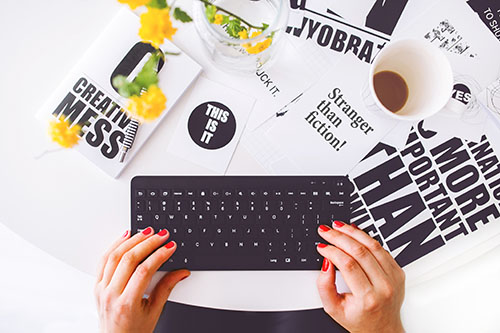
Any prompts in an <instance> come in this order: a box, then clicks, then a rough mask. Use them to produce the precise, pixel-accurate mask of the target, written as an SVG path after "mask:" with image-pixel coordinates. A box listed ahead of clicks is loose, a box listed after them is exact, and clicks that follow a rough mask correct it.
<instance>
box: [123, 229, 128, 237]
mask: <svg viewBox="0 0 500 333" xmlns="http://www.w3.org/2000/svg"><path fill="white" fill-rule="evenodd" d="M127 236H128V230H127V231H125V233H124V234H123V236H122V238H125V237H127Z"/></svg>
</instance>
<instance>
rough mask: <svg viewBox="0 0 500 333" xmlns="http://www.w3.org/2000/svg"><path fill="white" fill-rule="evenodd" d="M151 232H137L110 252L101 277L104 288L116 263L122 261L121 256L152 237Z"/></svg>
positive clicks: (113, 271)
mask: <svg viewBox="0 0 500 333" xmlns="http://www.w3.org/2000/svg"><path fill="white" fill-rule="evenodd" d="M153 232H154V230H153V228H151V227H148V228H146V229H144V230H143V231H142V232H138V233H137V234H135V235H134V236H132V237H130V238H129V239H127V240H126V241H125V242H123V243H122V244H120V245H119V246H118V247H117V248H116V249H115V250H114V251H112V252H111V253H110V254H109V257H108V260H107V262H106V266H105V267H104V273H103V277H102V284H103V285H104V286H108V285H109V282H110V281H111V279H112V278H113V274H114V273H115V270H116V267H117V266H118V263H119V262H120V260H121V259H122V257H123V255H124V254H125V253H126V252H127V251H128V250H130V249H131V248H133V247H134V246H136V245H137V244H139V243H140V242H142V241H144V240H145V239H148V238H149V237H151V236H152V235H153Z"/></svg>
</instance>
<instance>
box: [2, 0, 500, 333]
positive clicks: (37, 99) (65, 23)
mask: <svg viewBox="0 0 500 333" xmlns="http://www.w3.org/2000/svg"><path fill="white" fill-rule="evenodd" d="M186 1H187V0H186ZM188 2H189V1H188ZM119 8H120V6H119V5H118V4H117V3H115V1H113V0H107V1H97V0H87V1H83V0H79V1H72V2H67V1H62V0H53V1H45V2H40V1H35V0H30V1H28V2H23V4H22V5H21V4H19V3H18V2H15V1H7V2H6V3H5V4H4V5H3V8H2V14H0V15H1V17H0V18H1V20H0V36H1V37H2V38H1V41H2V44H3V47H2V52H1V53H0V60H1V63H2V64H3V71H2V76H1V78H0V88H1V89H0V91H1V97H2V98H1V99H0V100H1V101H2V108H1V112H2V116H3V119H4V126H3V128H2V130H1V131H0V138H1V144H0V156H1V161H2V163H1V164H0V184H1V186H2V187H1V188H2V192H1V194H0V202H1V205H0V208H1V213H0V222H1V223H3V224H5V225H6V226H8V227H9V228H11V229H12V230H14V231H15V232H16V233H18V234H19V235H20V236H22V237H23V238H24V239H26V240H28V241H29V242H30V243H32V244H34V245H36V246H37V247H39V248H41V249H42V250H44V251H46V252H47V253H49V254H51V255H52V256H54V257H56V258H58V259H61V260H62V261H64V262H65V263H68V264H69V265H71V266H73V267H75V268H77V269H80V270H82V271H84V272H87V273H91V274H93V273H94V270H95V266H96V263H97V261H98V259H99V258H100V256H101V254H102V253H103V252H104V250H105V249H106V248H107V246H108V245H109V244H111V242H112V241H113V240H114V239H115V238H116V237H119V235H121V233H122V232H123V231H124V230H126V229H127V228H128V227H129V219H130V217H129V205H130V204H129V182H130V179H131V178H132V177H133V176H134V175H137V174H171V175H172V174H206V173H208V172H207V171H206V170H204V169H202V168H200V167H197V166H195V165H192V164H190V163H187V162H185V161H181V160H179V159H177V158H175V157H173V156H169V155H167V154H166V152H165V151H166V144H167V143H168V141H169V139H170V136H171V133H172V132H173V129H174V128H175V125H176V121H177V119H178V117H179V116H180V112H178V110H181V109H182V105H183V104H184V102H185V101H182V100H181V101H180V103H179V104H178V105H177V107H176V108H175V109H174V110H173V111H172V112H171V113H170V114H169V115H168V116H167V118H166V119H165V121H164V122H163V123H162V124H161V125H160V126H159V127H158V129H157V131H156V132H155V133H154V134H153V136H152V137H151V138H150V140H149V142H148V143H147V144H146V145H145V146H144V147H143V149H142V150H141V151H140V152H139V154H138V155H137V156H136V158H135V159H134V161H133V162H132V163H131V164H130V165H129V167H128V168H127V169H126V170H125V172H124V173H123V174H122V176H121V177H120V178H119V179H118V180H114V179H111V178H110V177H108V176H107V175H105V174H104V173H103V172H101V171H100V170H99V169H97V168H96V167H94V166H93V165H91V163H90V162H88V163H87V164H85V163H83V166H79V163H81V161H82V160H85V159H84V158H83V157H82V156H81V155H79V154H78V153H77V152H74V151H62V152H58V153H54V154H50V155H47V156H45V157H44V158H42V159H40V160H35V159H34V156H36V155H38V154H40V153H41V152H42V151H43V150H44V149H45V148H46V147H47V138H46V134H45V130H44V128H42V127H41V126H40V123H39V122H38V121H37V120H36V119H35V118H34V114H35V113H36V112H37V110H38V108H39V107H40V106H41V105H42V103H43V102H44V101H45V100H46V98H47V96H48V95H49V94H50V93H51V92H52V90H53V89H54V88H55V87H56V86H57V85H58V84H59V82H60V81H61V80H62V79H63V78H64V77H65V76H66V74H67V73H68V71H69V70H70V69H71V68H72V67H73V66H74V64H75V63H76V61H77V60H78V59H79V58H80V56H81V55H82V53H83V52H84V51H85V50H86V49H87V48H88V47H89V45H90V44H91V43H92V41H93V39H94V38H95V37H96V36H98V35H99V33H100V31H101V29H102V28H103V27H104V26H105V25H106V24H107V22H108V19H109V18H111V17H112V16H113V15H114V13H115V12H116V11H117V10H118V9H119ZM207 75H208V76H210V72H209V73H208V74H207ZM228 172H229V173H230V174H262V173H264V170H263V169H262V168H261V167H260V166H259V165H258V164H257V163H256V162H255V161H254V160H253V159H252V158H251V156H250V155H249V154H248V153H247V152H246V151H245V150H244V149H243V148H241V147H240V148H238V150H237V151H236V154H235V156H234V158H233V161H232V163H231V166H230V168H229V171H228ZM498 243H499V240H498V239H493V240H491V241H490V242H488V243H486V244H484V245H483V246H481V247H480V248H478V249H475V250H474V251H471V252H470V253H468V254H467V256H464V257H461V258H457V260H455V261H453V262H452V263H450V264H449V265H445V266H444V267H442V268H441V269H440V271H439V272H437V271H436V272H433V273H432V274H429V275H427V276H426V277H423V278H422V280H420V281H412V282H413V283H417V282H421V281H423V280H424V279H425V280H428V279H432V278H434V277H436V276H437V275H440V274H444V275H443V276H441V277H440V278H439V279H437V280H435V281H436V282H434V281H429V282H426V283H424V284H421V285H418V286H415V287H414V288H410V289H409V290H408V292H407V299H406V303H405V307H404V308H403V316H404V318H405V323H408V326H407V328H408V329H409V330H410V331H418V329H419V328H422V327H426V326H425V325H427V324H428V322H425V321H424V320H423V318H425V316H427V315H428V312H427V309H421V308H420V309H421V310H416V309H419V307H418V305H420V304H422V302H424V303H427V304H429V306H428V308H431V309H432V308H433V307H432V306H433V305H434V306H436V308H437V305H439V308H437V309H436V311H443V310H442V309H444V308H450V309H455V310H456V311H455V313H454V315H452V316H448V317H446V316H445V317H443V318H448V320H450V319H451V320H450V321H452V322H451V323H450V325H452V327H457V330H461V329H463V328H464V327H467V323H469V327H476V328H477V327H479V326H477V324H476V326H474V325H473V324H474V322H475V321H476V320H477V319H482V322H483V323H485V324H486V325H490V326H485V327H484V328H485V330H488V329H490V330H493V327H495V326H494V323H495V320H494V319H493V320H490V321H488V318H499V315H500V312H499V311H500V310H498V306H497V305H496V297H492V296H494V295H496V296H497V297H498V296H499V294H500V284H499V283H498V276H499V273H500V248H498V247H497V248H495V250H494V252H491V253H490V254H488V256H486V257H485V258H487V259H484V258H481V259H478V260H474V261H472V262H470V263H469V264H468V265H464V266H461V267H460V268H457V269H455V270H453V271H450V269H452V268H454V267H459V266H460V265H462V264H464V263H465V262H468V261H470V260H472V259H474V258H476V257H478V256H479V255H481V254H483V253H485V252H487V251H488V250H490V249H492V248H494V246H495V244H498ZM485 260H487V261H486V262H485ZM316 274H317V273H316V272H302V273H294V272H275V273H270V272H266V273H262V272H261V273H259V272H254V273H248V272H244V273H243V272H211V273H209V272H195V273H194V274H193V276H192V277H191V278H190V279H188V280H186V281H185V283H183V285H182V286H180V287H179V288H177V289H176V290H175V292H174V294H173V295H172V297H173V299H174V300H177V301H181V302H185V303H190V304H197V305H205V306H211V307H217V308H231V309H248V310H289V309H306V308H315V307H320V302H319V298H318V297H317V292H316V288H315V279H316ZM458 274H462V275H463V276H466V277H469V278H470V279H471V280H472V282H470V283H480V284H481V288H479V287H478V292H479V294H475V293H474V292H472V291H470V292H469V293H467V294H465V295H464V294H463V293H462V290H463V283H464V279H463V276H462V278H459V277H457V275H458ZM474 280H475V281H474ZM0 282H1V280H0ZM242 286H244V288H242ZM486 286H488V287H486ZM413 290H415V292H413ZM417 291H418V292H417ZM443 295H445V296H446V297H445V298H448V297H449V301H448V300H447V299H443V298H442V297H440V296H443ZM457 300H460V303H458V301H457ZM432 302H435V303H432ZM407 304H409V305H407ZM412 304H413V305H415V304H417V306H413V307H412ZM457 304H460V307H458V306H457ZM464 309H466V311H465V310H464ZM407 311H408V312H407ZM419 311H420V312H419ZM485 311H486V312H485ZM487 311H490V312H487ZM485 314H487V315H488V316H485ZM466 315H467V316H466ZM490 315H491V317H490ZM494 315H495V316H496V317H495V316H494ZM467 317H468V318H467ZM418 318H420V319H419V320H417V319H418ZM431 318H434V319H435V320H439V318H441V317H439V316H438V314H436V317H431ZM464 321H465V324H464ZM496 324H497V325H496V327H497V328H498V327H500V323H499V322H498V319H496ZM464 325H465V326H464ZM480 327H482V326H480Z"/></svg>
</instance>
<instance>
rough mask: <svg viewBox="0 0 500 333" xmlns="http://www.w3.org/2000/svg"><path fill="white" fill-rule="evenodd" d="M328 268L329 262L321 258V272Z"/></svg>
mask: <svg viewBox="0 0 500 333" xmlns="http://www.w3.org/2000/svg"><path fill="white" fill-rule="evenodd" d="M328 266H330V262H329V261H328V260H327V259H326V258H323V266H322V267H321V270H322V271H323V272H326V271H327V270H328Z"/></svg>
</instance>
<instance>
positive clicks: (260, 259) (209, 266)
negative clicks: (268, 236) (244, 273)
mask: <svg viewBox="0 0 500 333" xmlns="http://www.w3.org/2000/svg"><path fill="white" fill-rule="evenodd" d="M186 266H188V268H189V269H191V270H204V271H211V270H264V269H269V265H268V263H267V260H266V257H265V256H249V255H230V256H226V255H218V256H217V255H214V256H205V255H197V256H192V257H191V258H190V262H188V263H187V265H186Z"/></svg>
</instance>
